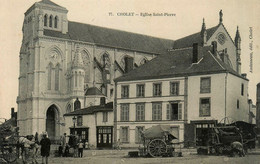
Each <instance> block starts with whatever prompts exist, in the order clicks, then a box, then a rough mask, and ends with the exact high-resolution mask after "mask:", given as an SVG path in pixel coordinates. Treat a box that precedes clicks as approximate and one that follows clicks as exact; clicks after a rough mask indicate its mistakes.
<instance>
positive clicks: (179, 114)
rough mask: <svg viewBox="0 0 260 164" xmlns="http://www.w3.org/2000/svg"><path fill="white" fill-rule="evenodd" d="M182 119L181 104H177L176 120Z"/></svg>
mask: <svg viewBox="0 0 260 164" xmlns="http://www.w3.org/2000/svg"><path fill="white" fill-rule="evenodd" d="M181 119H182V104H181V103H179V104H178V120H181Z"/></svg>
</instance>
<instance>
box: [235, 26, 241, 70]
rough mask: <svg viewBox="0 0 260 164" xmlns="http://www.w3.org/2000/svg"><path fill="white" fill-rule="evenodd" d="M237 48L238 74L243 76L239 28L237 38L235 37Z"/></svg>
mask: <svg viewBox="0 0 260 164" xmlns="http://www.w3.org/2000/svg"><path fill="white" fill-rule="evenodd" d="M235 46H236V57H237V72H238V73H239V74H241V58H240V56H241V37H240V33H239V29H238V26H237V31H236V37H235Z"/></svg>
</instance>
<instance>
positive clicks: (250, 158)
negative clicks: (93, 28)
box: [0, 149, 260, 164]
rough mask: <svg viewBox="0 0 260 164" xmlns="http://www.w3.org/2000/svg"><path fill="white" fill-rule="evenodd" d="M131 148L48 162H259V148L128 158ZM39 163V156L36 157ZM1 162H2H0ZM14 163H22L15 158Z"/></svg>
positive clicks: (92, 151) (53, 158) (154, 163)
mask: <svg viewBox="0 0 260 164" xmlns="http://www.w3.org/2000/svg"><path fill="white" fill-rule="evenodd" d="M128 151H131V150H85V151H84V157H83V158H72V157H67V158H65V157H61V158H58V157H50V159H49V163H50V164H71V163H72V164H83V163H84V164H85V163H87V164H139V163H140V164H160V163H161V164H164V163H165V164H168V163H186V164H207V163H210V164H211V163H213V164H219V163H223V164H225V163H228V164H229V163H234V164H260V149H257V150H252V151H251V152H249V154H248V155H247V156H246V157H226V156H206V155H197V154H196V152H195V151H194V150H183V157H165V158H143V157H138V158H130V157H128V156H127V154H128ZM37 160H38V162H39V163H41V158H38V159H37ZM0 163H2V162H0ZM16 163H19V164H20V163H22V162H21V160H20V159H19V160H17V162H16Z"/></svg>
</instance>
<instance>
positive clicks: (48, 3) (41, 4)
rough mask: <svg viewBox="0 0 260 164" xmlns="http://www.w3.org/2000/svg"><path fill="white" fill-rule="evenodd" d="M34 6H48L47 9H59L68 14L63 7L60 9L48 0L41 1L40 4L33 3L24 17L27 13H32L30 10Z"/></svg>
mask: <svg viewBox="0 0 260 164" xmlns="http://www.w3.org/2000/svg"><path fill="white" fill-rule="evenodd" d="M36 6H49V7H55V8H59V9H61V10H63V11H65V12H68V10H67V9H66V8H65V7H62V6H60V5H57V4H56V3H54V2H52V1H50V0H41V1H40V2H35V3H34V4H33V5H32V6H31V7H30V8H29V9H28V10H27V11H26V12H25V15H27V14H28V13H30V12H31V11H32V9H34V8H35V7H36Z"/></svg>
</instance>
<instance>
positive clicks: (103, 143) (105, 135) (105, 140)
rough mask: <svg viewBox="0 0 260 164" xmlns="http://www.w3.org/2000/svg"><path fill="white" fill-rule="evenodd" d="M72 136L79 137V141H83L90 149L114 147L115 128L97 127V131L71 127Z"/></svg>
mask: <svg viewBox="0 0 260 164" xmlns="http://www.w3.org/2000/svg"><path fill="white" fill-rule="evenodd" d="M92 133H94V134H96V135H94V134H92ZM70 134H75V135H77V136H79V139H82V141H83V142H84V143H88V144H89V146H90V147H96V148H112V147H113V126H97V127H96V129H94V128H93V129H92V128H89V127H75V128H74V127H71V128H70Z"/></svg>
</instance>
